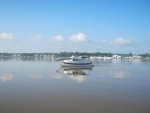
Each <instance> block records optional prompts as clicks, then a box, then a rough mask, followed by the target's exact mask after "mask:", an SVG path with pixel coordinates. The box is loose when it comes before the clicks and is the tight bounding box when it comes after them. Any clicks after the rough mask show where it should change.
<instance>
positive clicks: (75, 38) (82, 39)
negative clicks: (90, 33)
mask: <svg viewBox="0 0 150 113" xmlns="http://www.w3.org/2000/svg"><path fill="white" fill-rule="evenodd" d="M69 40H70V41H71V42H88V41H89V39H88V38H87V37H86V35H85V34H84V33H77V34H74V35H72V36H70V38H69Z"/></svg>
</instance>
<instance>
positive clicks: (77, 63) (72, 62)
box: [60, 56, 94, 67]
mask: <svg viewBox="0 0 150 113" xmlns="http://www.w3.org/2000/svg"><path fill="white" fill-rule="evenodd" d="M60 65H61V66H63V67H93V66H94V65H93V63H92V61H86V60H84V59H83V57H81V56H80V57H77V56H72V57H70V58H69V59H67V60H64V61H61V62H60Z"/></svg>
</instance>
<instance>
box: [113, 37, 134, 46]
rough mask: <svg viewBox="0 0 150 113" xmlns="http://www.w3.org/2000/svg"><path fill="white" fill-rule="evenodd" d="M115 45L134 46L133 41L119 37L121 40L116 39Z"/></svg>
mask: <svg viewBox="0 0 150 113" xmlns="http://www.w3.org/2000/svg"><path fill="white" fill-rule="evenodd" d="M113 43H114V44H119V45H130V44H132V41H131V40H130V39H125V38H123V37H119V38H116V39H115V40H114V41H113Z"/></svg>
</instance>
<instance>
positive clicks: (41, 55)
mask: <svg viewBox="0 0 150 113" xmlns="http://www.w3.org/2000/svg"><path fill="white" fill-rule="evenodd" d="M71 56H83V57H87V58H90V59H148V60H150V54H149V53H145V54H132V53H128V54H112V53H101V52H93V53H89V52H60V53H0V58H1V59H2V58H21V59H26V58H32V59H33V58H35V59H58V60H59V59H64V58H67V57H71Z"/></svg>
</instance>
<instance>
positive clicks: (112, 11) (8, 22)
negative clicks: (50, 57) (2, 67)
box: [0, 0, 150, 54]
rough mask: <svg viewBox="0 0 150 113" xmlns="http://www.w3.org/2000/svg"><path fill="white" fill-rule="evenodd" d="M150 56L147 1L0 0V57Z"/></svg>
mask: <svg viewBox="0 0 150 113" xmlns="http://www.w3.org/2000/svg"><path fill="white" fill-rule="evenodd" d="M64 51H66V52H76V51H78V52H111V53H134V54H144V53H150V1H149V0H0V53H3V52H10V53H32V52H33V53H45V52H64Z"/></svg>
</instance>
